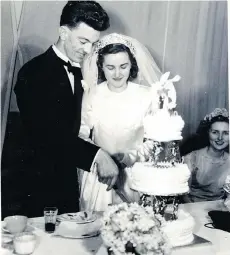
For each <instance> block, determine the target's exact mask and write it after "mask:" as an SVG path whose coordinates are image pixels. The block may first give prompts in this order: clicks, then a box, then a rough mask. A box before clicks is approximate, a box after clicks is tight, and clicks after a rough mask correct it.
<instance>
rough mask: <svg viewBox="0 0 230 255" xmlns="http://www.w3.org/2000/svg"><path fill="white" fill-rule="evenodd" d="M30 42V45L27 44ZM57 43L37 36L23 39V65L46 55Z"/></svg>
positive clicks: (21, 46)
mask: <svg viewBox="0 0 230 255" xmlns="http://www.w3.org/2000/svg"><path fill="white" fill-rule="evenodd" d="M27 42H29V44H27ZM53 43H55V41H49V40H47V38H44V37H40V36H37V35H31V36H29V37H23V38H21V40H20V42H19V46H20V49H21V53H22V56H23V64H25V63H26V62H28V61H29V60H31V59H32V58H34V57H36V56H38V55H40V54H42V53H44V52H45V51H46V50H47V49H48V48H49V47H50V46H51V45H52V44H53Z"/></svg>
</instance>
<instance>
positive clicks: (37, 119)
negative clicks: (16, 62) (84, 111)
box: [15, 47, 98, 216]
mask: <svg viewBox="0 0 230 255" xmlns="http://www.w3.org/2000/svg"><path fill="white" fill-rule="evenodd" d="M81 79H82V76H81V72H80V74H79V75H78V77H75V82H76V84H75V85H76V86H75V90H76V95H74V94H73V92H72V88H71V85H70V81H69V78H68V75H67V73H66V70H65V69H64V65H63V62H62V60H60V58H59V57H57V55H56V54H55V52H54V51H53V49H52V47H50V48H49V49H48V50H47V51H46V52H45V53H44V54H42V55H39V56H37V57H35V58H34V59H32V60H31V61H29V62H28V63H26V64H25V65H24V66H23V67H22V68H21V70H20V71H19V74H18V80H17V83H16V85H15V94H16V97H17V104H18V107H19V110H20V115H21V119H22V122H23V125H24V127H25V130H26V134H27V137H28V141H29V143H30V146H31V147H32V149H33V151H34V156H33V157H32V158H31V159H30V161H28V170H27V174H26V176H23V177H22V180H21V181H22V183H24V185H27V192H26V193H27V194H25V195H26V196H27V197H28V199H27V203H25V204H26V205H25V207H27V206H28V207H34V209H33V211H34V212H31V214H39V212H38V211H40V214H41V213H42V209H43V208H42V207H43V206H51V205H56V206H58V207H59V208H58V209H59V212H71V211H76V210H78V184H77V170H76V167H79V168H82V169H84V170H86V171H90V167H91V164H92V162H93V159H94V157H95V155H96V153H97V151H98V147H97V146H95V145H92V144H90V143H87V142H85V141H84V140H82V139H80V138H78V132H79V128H80V122H81V103H82V95H83V89H82V85H81ZM35 208H36V209H35ZM27 210H28V208H27ZM28 213H29V212H28ZM34 216H35V215H34Z"/></svg>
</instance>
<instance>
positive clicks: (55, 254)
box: [32, 201, 230, 255]
mask: <svg viewBox="0 0 230 255" xmlns="http://www.w3.org/2000/svg"><path fill="white" fill-rule="evenodd" d="M180 208H183V209H185V210H187V211H188V212H189V213H191V215H192V216H193V217H194V218H195V221H196V226H195V229H194V234H196V235H199V236H201V237H203V238H205V239H207V240H209V241H211V242H212V245H209V246H204V247H202V246H198V247H195V248H193V249H191V251H189V250H188V249H186V255H190V254H191V255H194V254H195V255H206V254H207V255H212V254H213V255H214V254H216V255H230V233H228V232H224V231H222V230H217V229H210V228H206V227H205V226H204V224H205V223H207V222H210V218H209V217H208V211H210V210H221V209H222V210H226V208H225V207H224V205H223V202H222V201H214V202H199V203H191V204H183V205H180ZM33 220H34V221H35V222H36V219H32V221H33ZM35 233H36V234H37V236H38V243H37V248H36V249H35V251H34V253H33V255H64V254H68V255H92V254H95V253H97V251H98V249H99V248H100V246H101V244H102V240H101V238H100V236H97V237H92V238H86V239H67V238H62V237H57V236H56V237H54V236H52V235H50V234H46V233H45V232H44V231H43V230H40V229H36V230H35ZM189 252H191V253H189ZM184 254H185V252H184V251H183V249H177V250H175V251H174V252H173V255H184ZM101 255H104V254H101Z"/></svg>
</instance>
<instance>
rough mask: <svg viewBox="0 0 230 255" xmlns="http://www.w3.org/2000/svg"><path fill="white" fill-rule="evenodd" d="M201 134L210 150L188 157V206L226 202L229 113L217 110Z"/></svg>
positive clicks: (229, 164)
mask: <svg viewBox="0 0 230 255" xmlns="http://www.w3.org/2000/svg"><path fill="white" fill-rule="evenodd" d="M197 134H199V135H200V139H204V141H206V144H207V146H206V147H204V148H202V149H199V150H195V151H192V152H191V153H189V154H187V155H186V156H185V157H184V160H185V163H187V164H188V167H189V169H190V170H191V177H190V180H189V185H190V193H189V195H187V196H185V197H184V200H185V202H199V201H211V200H218V199H222V198H224V196H225V195H226V194H225V191H224V189H223V186H224V184H225V183H226V180H227V179H228V178H227V177H228V176H230V157H229V154H228V153H227V152H226V149H227V147H228V146H229V114H228V112H227V110H226V109H219V108H216V109H215V110H214V111H213V112H212V113H210V114H208V115H206V116H205V118H204V120H203V121H201V123H200V125H199V128H198V130H197Z"/></svg>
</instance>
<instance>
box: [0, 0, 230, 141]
mask: <svg viewBox="0 0 230 255" xmlns="http://www.w3.org/2000/svg"><path fill="white" fill-rule="evenodd" d="M99 2H100V3H101V5H102V6H103V7H104V8H105V9H106V10H107V11H108V14H109V16H110V19H111V27H110V29H109V30H107V31H106V32H104V33H103V34H105V33H106V34H107V33H110V32H118V33H123V34H127V35H129V36H132V37H134V38H136V39H138V40H139V41H141V42H142V43H143V44H145V45H146V46H147V48H148V49H149V50H150V52H151V53H152V55H153V57H154V59H155V61H156V63H157V64H158V65H159V68H160V69H161V71H162V72H166V71H170V72H171V75H172V76H174V75H176V74H179V75H180V76H181V77H182V79H181V81H180V82H178V83H177V84H176V85H175V86H176V90H177V95H178V97H177V98H178V99H177V110H178V112H179V114H180V115H182V117H183V119H184V120H185V123H186V125H185V128H184V133H183V135H184V137H187V136H188V135H190V134H191V133H193V132H194V131H195V129H196V127H197V125H198V123H199V121H200V119H202V118H203V117H204V115H205V114H206V113H208V112H211V111H212V110H213V109H214V108H216V107H226V108H228V62H227V61H228V58H227V57H228V48H227V36H228V34H227V1H99ZM65 3H66V1H24V8H23V17H22V19H21V23H22V24H21V31H20V35H19V49H20V52H19V53H20V54H17V56H15V57H17V58H16V61H15V63H16V64H15V66H14V74H13V77H14V79H13V82H11V84H8V83H7V82H6V81H8V72H7V71H6V70H5V69H7V70H8V71H9V65H10V60H9V59H10V58H8V56H9V55H10V54H12V46H11V44H12V42H13V40H12V38H13V34H12V33H11V34H10V33H9V31H10V29H11V28H12V24H11V21H10V20H11V17H10V16H11V14H12V13H11V11H10V8H9V6H8V5H9V2H3V4H2V9H3V17H2V18H3V19H4V22H2V23H1V24H2V28H3V29H2V33H3V35H2V38H3V40H2V52H4V55H3V58H4V61H3V62H2V70H3V72H2V73H3V78H2V79H3V82H2V88H1V90H2V92H3V93H2V105H3V106H4V107H3V106H2V110H3V108H4V109H5V110H4V116H3V117H5V118H6V115H7V111H6V109H8V107H9V98H10V96H11V104H10V110H11V111H17V105H16V101H15V95H14V93H13V92H12V93H11V91H12V89H11V86H12V85H14V83H15V77H16V76H17V72H18V69H19V67H20V65H21V63H20V61H19V58H20V59H21V62H23V63H25V62H27V61H28V60H30V59H31V58H33V57H35V56H36V55H38V54H40V53H42V52H44V51H45V50H46V49H47V48H48V47H49V46H50V45H51V44H52V43H53V42H55V41H56V40H57V38H58V26H59V19H60V14H61V11H62V8H63V6H64V5H65ZM3 25H4V26H3ZM6 56H7V57H6ZM3 129H4V127H3Z"/></svg>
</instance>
